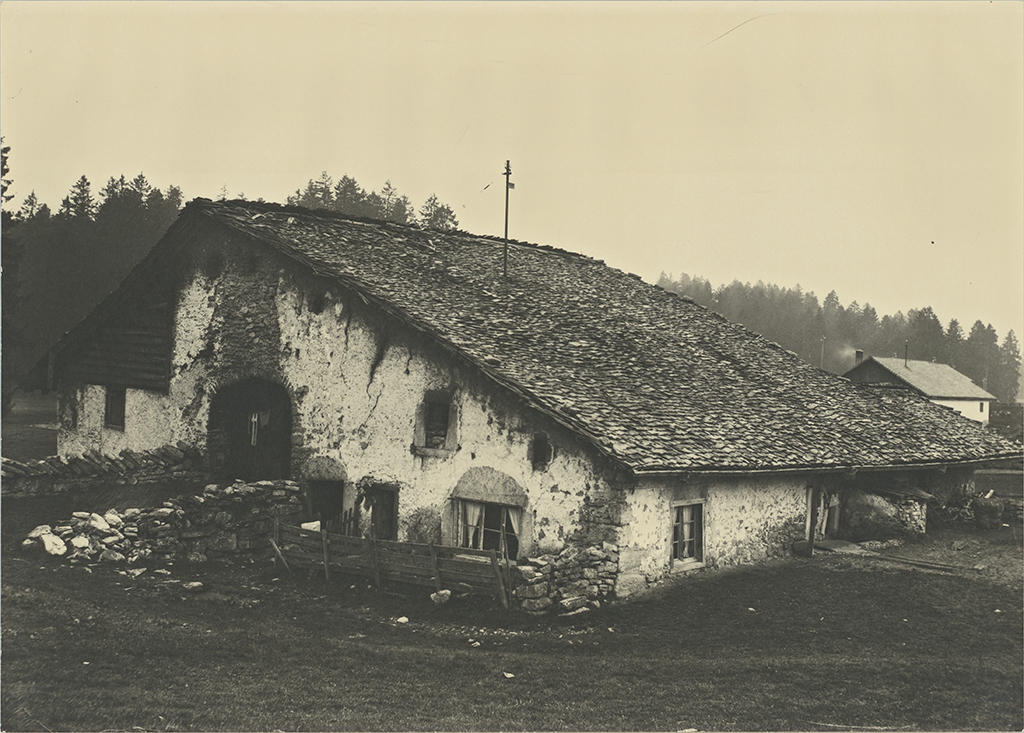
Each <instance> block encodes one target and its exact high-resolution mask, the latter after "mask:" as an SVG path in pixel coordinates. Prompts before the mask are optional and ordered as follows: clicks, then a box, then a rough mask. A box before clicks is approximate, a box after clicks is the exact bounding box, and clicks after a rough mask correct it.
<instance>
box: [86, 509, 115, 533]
mask: <svg viewBox="0 0 1024 733" xmlns="http://www.w3.org/2000/svg"><path fill="white" fill-rule="evenodd" d="M89 526H90V527H92V528H93V529H98V530H101V531H102V530H107V529H110V525H109V524H107V520H106V519H104V518H103V517H101V516H100V515H99V514H96V513H95V512H93V513H92V514H90V515H89Z"/></svg>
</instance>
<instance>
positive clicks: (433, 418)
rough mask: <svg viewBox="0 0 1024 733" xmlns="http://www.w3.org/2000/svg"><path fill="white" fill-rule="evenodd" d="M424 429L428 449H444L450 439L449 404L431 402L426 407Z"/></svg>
mask: <svg viewBox="0 0 1024 733" xmlns="http://www.w3.org/2000/svg"><path fill="white" fill-rule="evenodd" d="M425 408H426V411H425V413H424V416H423V428H424V432H425V434H426V435H425V440H426V446H427V448H444V443H445V440H446V439H447V438H448V403H447V402H437V401H433V400H432V401H429V402H427V403H426V405H425Z"/></svg>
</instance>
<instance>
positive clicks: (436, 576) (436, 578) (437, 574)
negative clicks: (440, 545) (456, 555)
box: [430, 542, 441, 590]
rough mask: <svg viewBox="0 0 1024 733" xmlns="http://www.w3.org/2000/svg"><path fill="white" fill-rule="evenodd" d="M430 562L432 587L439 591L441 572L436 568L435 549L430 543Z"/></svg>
mask: <svg viewBox="0 0 1024 733" xmlns="http://www.w3.org/2000/svg"><path fill="white" fill-rule="evenodd" d="M430 562H431V564H432V565H433V566H434V585H435V586H436V589H437V590H441V571H440V570H439V569H438V567H437V548H436V547H434V543H433V542H431V543H430Z"/></svg>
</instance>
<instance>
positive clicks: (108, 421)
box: [103, 386, 127, 430]
mask: <svg viewBox="0 0 1024 733" xmlns="http://www.w3.org/2000/svg"><path fill="white" fill-rule="evenodd" d="M126 392H127V390H126V389H125V388H124V387H123V386H113V387H112V386H108V387H107V394H106V404H105V405H104V408H103V425H104V426H105V427H108V428H114V429H115V430H124V411H125V410H124V408H125V398H126Z"/></svg>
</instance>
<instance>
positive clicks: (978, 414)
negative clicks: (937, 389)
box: [932, 399, 990, 425]
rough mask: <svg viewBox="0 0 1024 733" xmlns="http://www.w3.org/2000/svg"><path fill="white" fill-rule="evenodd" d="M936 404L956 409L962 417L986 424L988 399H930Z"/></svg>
mask: <svg viewBox="0 0 1024 733" xmlns="http://www.w3.org/2000/svg"><path fill="white" fill-rule="evenodd" d="M932 402H934V403H935V404H936V405H942V406H943V407H948V408H950V409H953V410H956V411H957V412H959V413H960V414H961V415H963V416H964V417H969V418H970V419H971V420H974V421H976V422H980V423H981V424H982V425H988V416H989V407H990V404H989V401H988V400H940V399H932Z"/></svg>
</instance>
